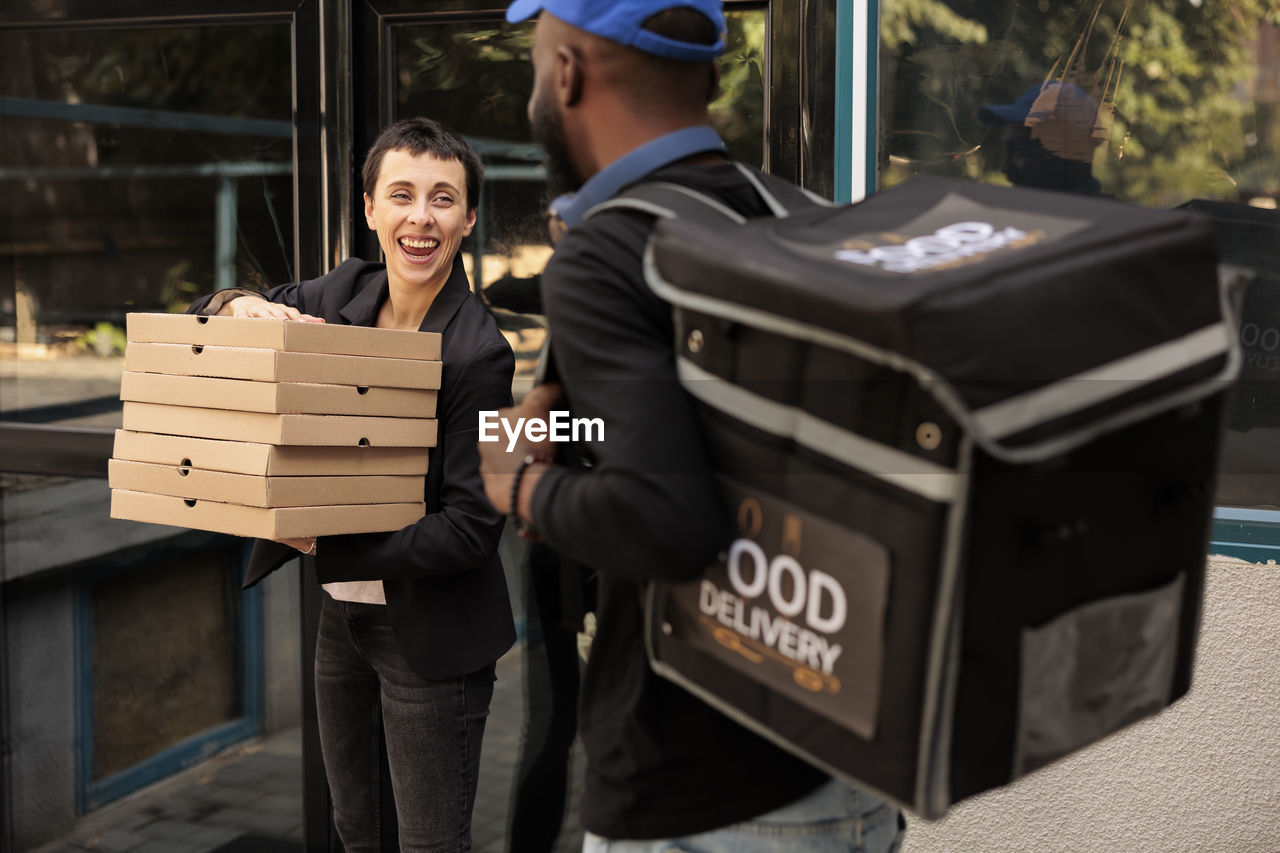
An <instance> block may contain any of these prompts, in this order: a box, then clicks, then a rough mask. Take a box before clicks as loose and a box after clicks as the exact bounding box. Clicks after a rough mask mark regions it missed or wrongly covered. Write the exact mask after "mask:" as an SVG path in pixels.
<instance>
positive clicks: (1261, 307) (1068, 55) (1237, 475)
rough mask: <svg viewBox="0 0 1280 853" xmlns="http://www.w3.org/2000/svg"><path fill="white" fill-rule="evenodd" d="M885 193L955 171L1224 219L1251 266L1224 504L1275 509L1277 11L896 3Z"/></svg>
mask: <svg viewBox="0 0 1280 853" xmlns="http://www.w3.org/2000/svg"><path fill="white" fill-rule="evenodd" d="M880 76H881V80H882V81H883V83H882V86H881V97H882V100H883V104H882V114H881V120H880V144H879V156H880V162H879V168H880V175H881V182H882V185H884V186H892V185H895V184H898V183H901V182H903V181H905V180H908V179H909V178H911V177H912V176H914V175H919V174H934V175H948V176H954V177H961V178H969V179H972V180H978V181H984V182H987V183H992V184H1002V185H1009V184H1015V185H1020V186H1032V187H1038V188H1045V189H1053V190H1058V191H1063V192H1078V193H1079V192H1083V193H1090V194H1097V195H1101V196H1106V197H1111V198H1116V199H1120V200H1123V201H1129V202H1134V203H1137V204H1141V205H1146V206H1150V207H1161V208H1169V207H1176V206H1186V207H1189V208H1191V209H1195V210H1198V211H1200V212H1202V213H1204V214H1206V215H1209V216H1211V217H1213V218H1214V220H1215V222H1216V223H1217V225H1218V230H1219V246H1220V251H1221V255H1222V259H1223V261H1224V262H1227V263H1231V264H1234V265H1237V266H1241V267H1244V268H1245V269H1246V270H1247V276H1246V277H1247V278H1248V279H1249V281H1250V283H1249V286H1248V291H1247V295H1246V296H1245V298H1244V300H1243V312H1242V320H1241V324H1240V343H1241V347H1242V350H1243V353H1244V367H1243V372H1242V376H1241V383H1240V390H1239V393H1238V394H1237V398H1236V406H1235V410H1234V412H1233V414H1232V417H1231V421H1230V427H1231V430H1230V432H1229V433H1228V436H1227V444H1226V452H1225V457H1224V461H1223V471H1224V474H1223V477H1222V479H1221V480H1220V492H1219V500H1220V501H1221V502H1223V503H1229V504H1236V505H1246V506H1257V505H1264V504H1265V505H1273V506H1274V505H1277V504H1280V462H1278V461H1277V457H1276V454H1275V451H1274V448H1275V446H1276V445H1275V442H1276V440H1277V438H1278V437H1280V275H1278V274H1277V272H1276V270H1277V269H1280V257H1278V256H1280V211H1277V206H1278V201H1280V2H1276V0H1229V2H1222V3H1206V2H1201V0H1186V2H1176V3H1174V2H1162V0H1085V1H1084V2H1079V0H1077V2H1075V3H1070V4H1062V3H1051V2H1048V0H1037V2H1019V1H1018V0H1003V2H994V3H992V2H978V0H948V2H941V0H919V2H915V0H913V2H910V3H908V2H905V1H904V0H888V2H885V3H884V4H883V5H882V18H881V51H880Z"/></svg>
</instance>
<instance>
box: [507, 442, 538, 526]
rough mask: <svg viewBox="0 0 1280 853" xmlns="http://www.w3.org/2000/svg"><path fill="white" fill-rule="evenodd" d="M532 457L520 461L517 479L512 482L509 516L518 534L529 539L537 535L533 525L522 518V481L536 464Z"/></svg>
mask: <svg viewBox="0 0 1280 853" xmlns="http://www.w3.org/2000/svg"><path fill="white" fill-rule="evenodd" d="M536 461H537V460H535V459H534V458H533V457H532V456H526V457H525V458H524V459H521V460H520V466H519V467H518V468H516V476H515V479H514V480H512V481H511V508H510V509H509V510H508V515H510V516H511V523H512V524H514V525H515V528H516V532H518V533H519V534H520V535H522V536H524V537H526V538H529V537H532V536H535V535H536V531H535V530H534V529H533V525H532V524H530V523H529V522H527V521H525V520H524V519H523V518H521V517H520V480H521V479H522V478H523V477H524V472H525V471H528V470H529V466H530V465H532V464H533V463H534V462H536Z"/></svg>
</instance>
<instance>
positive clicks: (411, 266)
mask: <svg viewBox="0 0 1280 853" xmlns="http://www.w3.org/2000/svg"><path fill="white" fill-rule="evenodd" d="M466 187H467V175H466V170H465V169H464V168H463V166H462V163H461V162H459V161H458V160H441V159H439V158H438V157H436V156H434V155H432V154H429V153H426V152H424V153H422V154H419V155H417V156H416V157H415V156H413V155H412V154H410V153H409V152H407V151H404V150H399V149H398V150H395V151H388V152H387V153H386V154H385V155H383V158H382V167H381V168H380V169H379V171H378V182H377V185H376V186H375V188H374V192H373V195H372V196H370V195H369V194H368V193H365V196H364V216H365V221H366V222H368V223H369V228H370V230H372V231H376V232H378V243H379V244H380V245H381V246H382V254H383V255H384V256H385V257H386V260H387V276H388V278H389V279H390V281H391V283H392V284H393V285H396V286H401V287H404V286H407V287H434V288H437V289H438V288H440V287H442V286H443V285H444V283H445V282H446V281H447V280H448V279H449V273H450V271H451V270H452V269H453V257H454V255H456V254H457V253H458V246H459V245H460V244H461V243H462V238H463V237H465V236H467V235H468V234H470V233H471V228H472V226H474V225H475V224H476V214H475V211H474V210H472V211H468V210H467V197H466Z"/></svg>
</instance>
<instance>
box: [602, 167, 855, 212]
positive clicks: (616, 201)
mask: <svg viewBox="0 0 1280 853" xmlns="http://www.w3.org/2000/svg"><path fill="white" fill-rule="evenodd" d="M733 165H734V166H735V167H736V168H737V169H738V171H739V172H741V173H742V176H743V177H744V178H746V179H747V181H748V182H749V183H750V184H751V186H752V187H753V188H754V189H755V191H756V194H757V195H758V196H760V198H761V200H762V201H764V203H765V205H766V206H768V208H769V212H770V213H772V214H773V215H774V216H776V217H778V218H783V217H787V216H790V215H791V214H792V213H798V212H800V211H803V210H812V209H813V208H814V207H818V206H821V207H830V206H831V202H829V201H827V200H826V199H824V198H821V197H819V196H817V195H814V194H813V193H811V192H809V191H808V190H806V189H803V188H801V187H797V186H796V185H794V184H792V183H790V182H788V181H784V180H782V179H781V178H776V177H774V176H772V175H765V174H762V173H761V172H758V171H756V170H755V169H753V168H751V167H750V166H746V165H744V164H742V163H736V162H735V163H734V164H733ZM618 209H622V210H634V211H638V212H640V213H647V214H649V215H650V216H654V217H656V218H658V219H688V218H697V217H698V216H705V215H706V212H707V210H708V209H711V210H714V211H715V212H717V213H719V214H720V215H721V216H723V217H724V218H726V219H728V220H730V221H732V222H736V223H738V224H741V223H743V222H746V221H747V219H746V217H744V216H743V215H742V214H740V213H738V212H737V211H735V210H732V209H731V208H729V207H726V206H725V205H724V204H723V203H721V202H720V201H718V200H716V199H714V198H712V197H711V196H708V195H706V194H704V193H700V192H698V191H697V190H693V189H690V188H689V187H685V186H681V185H679V184H672V183H668V182H665V181H653V182H647V183H639V184H633V185H632V186H630V187H627V188H626V189H625V190H623V191H622V192H620V193H618V194H617V195H616V196H614V197H613V198H611V199H609V200H608V201H605V202H601V203H600V204H597V205H596V206H595V207H593V208H591V209H590V210H589V211H587V214H586V216H584V217H583V218H584V219H590V218H591V217H592V216H595V215H596V214H598V213H603V212H605V211H606V210H618Z"/></svg>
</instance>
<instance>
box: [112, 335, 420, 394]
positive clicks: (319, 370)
mask: <svg viewBox="0 0 1280 853" xmlns="http://www.w3.org/2000/svg"><path fill="white" fill-rule="evenodd" d="M124 366H125V369H126V370H132V371H135V372H138V373H167V374H171V375H180V376H215V377H220V378H224V379H254V380H257V381H259V382H319V383H325V384H329V385H372V386H378V387H384V388H424V389H429V390H433V389H437V388H439V387H440V367H441V365H440V362H438V361H422V360H418V359H410V358H382V357H377V356H363V355H330V354H327V353H314V352H281V351H279V350H274V349H250V348H248V347H222V346H202V345H200V344H158V343H143V342H131V343H130V344H129V345H128V347H126V349H125V353H124Z"/></svg>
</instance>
